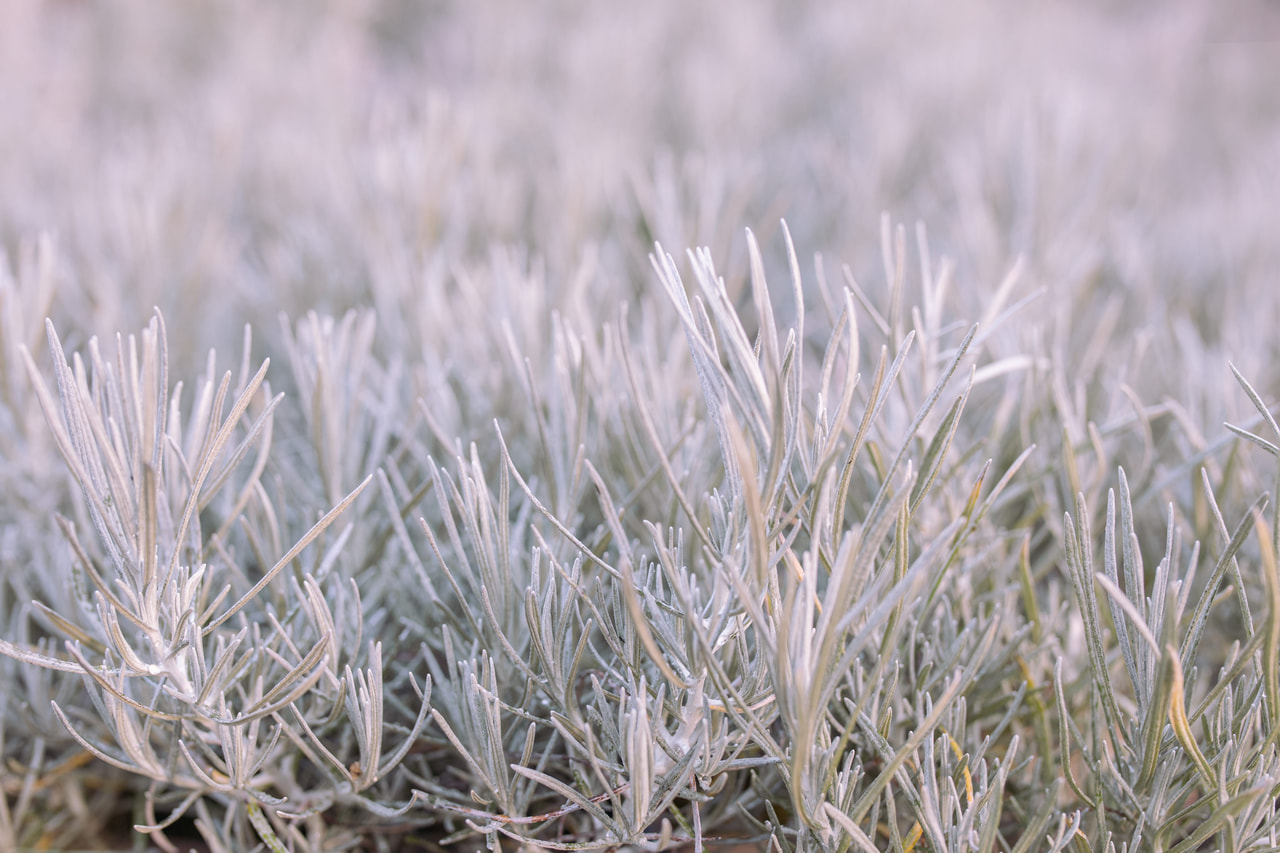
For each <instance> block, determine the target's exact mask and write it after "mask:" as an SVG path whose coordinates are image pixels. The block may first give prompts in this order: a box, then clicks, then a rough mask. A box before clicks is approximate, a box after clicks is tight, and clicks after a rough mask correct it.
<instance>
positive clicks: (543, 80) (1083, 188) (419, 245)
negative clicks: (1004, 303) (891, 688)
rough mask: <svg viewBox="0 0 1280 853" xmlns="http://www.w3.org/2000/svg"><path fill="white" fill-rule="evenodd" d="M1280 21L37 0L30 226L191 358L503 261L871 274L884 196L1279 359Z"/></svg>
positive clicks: (956, 9) (82, 288) (120, 324)
mask: <svg viewBox="0 0 1280 853" xmlns="http://www.w3.org/2000/svg"><path fill="white" fill-rule="evenodd" d="M1274 9H1275V4H1274V3H1263V2H1258V3H1243V2H1227V3H1204V2H1181V3H1138V4H1129V3H1108V2H1086V3H1044V4H1037V5H1036V7H1035V8H1034V9H1028V8H1027V7H1026V5H1025V4H1019V3H1013V2H985V3H984V2H961V3H950V4H945V5H942V4H931V3H925V2H908V3H900V4H891V5H888V6H886V5H885V4H870V3H868V4H861V3H840V2H801V3H783V2H775V3H769V2H747V3H735V4H733V5H732V6H723V5H720V4H717V3H710V2H707V3H702V2H693V3H691V2H683V0H682V2H657V3H593V4H576V3H551V4H526V3H519V2H482V3H442V2H411V0H360V1H359V2H319V3H302V2H276V3H268V4H263V3H252V2H218V3H214V2H192V3H183V4H154V3H146V2H127V0H118V1H117V2H85V0H62V1H61V2H35V0H7V2H6V3H5V4H4V7H3V26H0V40H2V43H0V104H3V108H2V109H0V186H3V188H4V191H3V196H2V197H0V245H3V247H4V249H5V250H6V252H7V254H8V256H9V258H10V263H11V264H17V263H18V262H19V260H18V259H19V258H20V256H21V254H22V248H21V247H22V246H23V245H24V243H26V242H27V241H29V240H31V239H33V238H34V236H35V235H37V234H39V233H41V232H49V233H51V234H52V235H54V238H55V242H56V247H57V258H58V264H57V266H58V271H57V277H58V278H59V282H60V283H59V289H58V292H57V295H56V297H55V305H54V308H53V312H54V314H55V316H57V317H65V318H66V321H67V322H68V323H71V324H73V325H74V327H75V328H77V329H82V330H83V331H84V332H85V333H89V332H97V333H112V332H114V331H116V330H118V329H132V328H135V327H137V326H138V325H140V324H141V323H142V322H144V321H145V319H146V317H147V316H149V314H150V310H151V307H152V305H159V306H160V307H161V308H162V309H163V310H164V311H165V313H166V316H167V317H168V318H169V322H170V324H171V326H173V327H175V328H181V329H183V330H184V335H183V341H182V350H183V351H182V352H180V353H179V356H180V357H181V358H182V359H184V363H186V364H193V363H198V360H199V359H200V358H201V357H202V355H201V354H202V351H203V349H204V348H205V347H206V346H209V345H212V344H219V343H223V344H225V343H226V342H228V341H229V340H234V339H238V336H239V330H240V326H241V323H243V322H244V321H246V320H250V321H254V322H255V323H264V322H265V323H266V324H267V325H271V324H273V323H274V315H275V313H276V312H277V311H279V310H285V311H288V312H290V313H297V312H298V311H300V310H305V309H307V308H311V307H317V308H321V309H326V310H330V311H340V310H341V309H344V308H346V307H349V306H353V305H366V304H370V303H374V302H380V301H381V302H384V303H387V302H390V303H394V304H397V305H399V306H401V307H402V308H404V309H406V310H407V311H408V313H409V314H412V311H413V307H414V302H415V299H414V296H413V294H414V293H415V292H416V291H421V289H422V288H423V287H426V286H429V285H428V283H430V282H435V283H437V284H438V283H439V282H440V281H444V280H449V279H453V278H454V277H456V276H457V274H458V270H459V269H460V268H471V269H479V268H484V267H486V266H487V265H488V264H490V263H491V255H492V253H494V252H495V251H498V252H504V253H507V254H509V255H510V256H512V257H513V260H512V262H513V263H516V264H519V265H524V266H529V265H534V264H536V265H539V266H540V268H543V269H545V270H546V275H547V276H548V277H549V278H552V279H555V280H557V281H562V280H565V279H567V278H570V277H572V276H573V275H574V274H575V273H576V272H579V271H580V267H581V266H582V265H583V264H584V263H586V262H587V260H586V259H588V258H590V259H592V261H593V262H594V263H595V264H597V266H595V267H593V270H592V272H591V274H590V276H589V278H590V279H591V281H592V286H593V287H596V288H598V289H603V290H604V291H605V292H606V293H608V295H609V296H612V295H613V292H616V291H620V292H622V293H624V294H625V293H627V292H629V291H637V290H646V289H648V288H651V287H652V283H651V276H650V274H649V273H648V269H647V260H646V256H647V254H648V252H649V251H651V249H652V241H653V240H655V239H656V240H660V241H662V243H663V244H664V246H665V247H666V248H667V249H668V250H669V251H675V252H677V253H679V252H682V251H683V250H684V249H685V248H686V247H689V246H694V245H704V244H705V245H709V246H710V247H711V248H712V250H713V252H714V253H715V255H716V256H717V257H718V258H719V259H721V260H720V263H721V266H722V267H724V268H725V269H727V270H730V271H740V270H741V269H743V267H744V257H745V256H744V252H743V241H742V229H743V228H744V227H747V226H749V227H752V228H754V229H756V231H757V233H758V234H759V235H761V237H762V239H763V240H764V241H765V242H766V244H768V242H769V239H770V238H771V236H772V235H775V234H776V233H777V222H778V220H779V218H781V217H785V218H786V220H787V222H788V225H789V226H790V228H791V231H792V234H793V235H794V237H795V239H796V243H797V246H798V248H799V251H800V254H801V256H802V257H807V256H808V255H810V254H811V253H813V252H817V251H821V252H822V253H824V255H825V256H826V257H827V259H828V263H829V264H832V265H834V266H835V267H836V268H838V264H840V263H848V264H850V265H851V266H852V268H853V271H854V272H855V274H858V275H860V277H865V278H866V279H868V281H867V282H866V284H867V287H868V288H871V287H874V286H878V285H880V282H877V281H874V277H875V275H876V274H877V273H878V272H879V267H880V263H879V227H880V225H879V220H880V215H881V213H882V212H885V211H887V212H888V213H889V214H890V215H891V216H892V217H894V219H895V221H903V222H906V223H907V224H908V226H910V225H912V224H914V223H915V222H916V221H917V220H920V221H923V222H924V223H925V224H926V225H927V226H928V228H929V234H930V239H931V244H932V246H933V248H934V250H935V251H941V252H944V253H946V254H948V255H950V256H951V257H953V258H954V259H955V260H956V261H957V263H958V277H957V281H958V284H959V286H961V287H963V288H970V289H980V288H991V287H993V286H994V285H995V284H996V283H998V282H999V281H1000V279H1001V278H1002V277H1003V275H1004V274H1005V272H1006V271H1007V270H1008V268H1009V267H1010V265H1011V263H1012V261H1013V260H1014V258H1015V257H1016V256H1018V255H1022V256H1025V258H1026V260H1027V266H1026V271H1025V279H1026V280H1027V281H1028V283H1029V284H1030V285H1031V286H1032V287H1045V288H1048V289H1049V290H1050V291H1051V293H1052V294H1053V297H1052V298H1053V300H1055V301H1056V302H1064V303H1067V304H1086V305H1089V306H1091V307H1092V308H1093V309H1094V311H1095V313H1096V316H1102V314H1103V313H1104V311H1103V309H1104V306H1106V305H1107V304H1108V300H1109V299H1111V298H1112V297H1115V298H1117V299H1118V300H1119V306H1120V307H1119V320H1118V322H1119V323H1120V325H1119V327H1117V329H1116V332H1117V334H1116V335H1115V337H1116V342H1117V345H1123V344H1124V343H1125V342H1126V341H1127V339H1128V338H1129V336H1127V335H1121V334H1119V332H1120V331H1121V330H1122V329H1136V328H1138V327H1143V328H1145V329H1147V330H1148V332H1149V333H1150V334H1151V335H1152V336H1154V337H1157V338H1163V337H1166V336H1179V337H1180V338H1192V339H1194V340H1195V341H1196V345H1203V346H1205V347H1207V348H1208V350H1207V351H1206V353H1205V357H1206V358H1210V359H1213V360H1214V362H1215V365H1216V366H1215V369H1218V370H1219V373H1218V375H1219V376H1220V377H1221V376H1225V374H1224V373H1222V372H1221V368H1222V360H1223V356H1224V355H1229V356H1230V357H1232V358H1234V359H1236V360H1237V362H1238V363H1239V364H1240V365H1241V367H1242V368H1243V369H1246V371H1251V372H1252V374H1253V375H1256V374H1258V373H1259V372H1260V371H1266V370H1268V369H1269V368H1268V365H1269V364H1270V363H1271V362H1272V361H1273V359H1272V358H1271V355H1272V344H1271V343H1270V340H1269V339H1270V338H1272V337H1273V336H1272V335H1270V334H1268V332H1269V325H1270V318H1272V317H1273V316H1274V312H1273V311H1272V310H1271V308H1272V304H1273V302H1272V300H1273V296H1272V294H1273V293H1274V292H1276V291H1277V289H1278V287H1277V280H1276V272H1277V269H1280V265H1278V264H1277V253H1278V252H1280V240H1278V239H1277V238H1276V235H1275V233H1274V229H1275V225H1274V202H1273V199H1274V198H1275V191H1276V188H1277V185H1278V183H1277V167H1278V164H1277V161H1278V159H1280V138H1278V127H1280V126H1278V124H1277V122H1278V119H1280V94H1278V93H1277V89H1276V87H1275V86H1274V80H1276V79H1278V78H1280V43H1278V42H1277V39H1280V22H1278V21H1277V20H1276V19H1277V17H1280V16H1277V15H1276V13H1275V11H1274ZM498 310H501V308H500V307H498ZM381 321H382V322H383V324H384V331H387V332H389V333H398V332H399V330H397V329H395V328H394V327H395V325H396V324H397V323H398V322H399V321H398V318H397V317H396V316H394V313H393V312H390V311H387V312H384V313H383V316H382V317H381ZM387 324H389V326H390V327H389V328H388V325H387ZM1080 325H1081V326H1082V328H1081V329H1080V330H1079V333H1080V334H1087V333H1089V332H1090V331H1091V328H1092V325H1093V323H1092V322H1088V323H1082V324H1080ZM1186 343H1187V345H1190V341H1187V342H1186ZM1185 375H1186V374H1185V372H1183V371H1178V370H1172V369H1169V367H1168V365H1167V363H1162V362H1152V363H1151V364H1150V366H1149V368H1148V369H1145V370H1144V371H1143V383H1144V384H1145V383H1150V387H1151V390H1152V391H1153V392H1158V393H1163V392H1176V393H1179V394H1180V395H1182V396H1184V397H1185V396H1186V395H1187V392H1188V391H1193V390H1194V389H1188V388H1186V387H1184V386H1183V379H1184V378H1185ZM1195 393H1198V391H1195Z"/></svg>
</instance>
